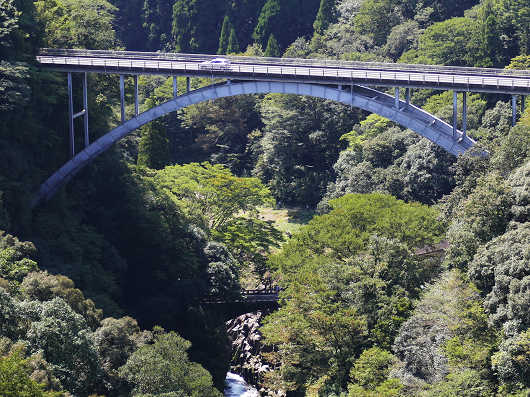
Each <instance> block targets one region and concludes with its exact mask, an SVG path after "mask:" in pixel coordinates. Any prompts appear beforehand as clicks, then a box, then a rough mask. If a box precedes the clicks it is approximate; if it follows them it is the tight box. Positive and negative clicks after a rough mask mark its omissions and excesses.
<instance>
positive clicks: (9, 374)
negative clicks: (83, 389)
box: [0, 350, 64, 397]
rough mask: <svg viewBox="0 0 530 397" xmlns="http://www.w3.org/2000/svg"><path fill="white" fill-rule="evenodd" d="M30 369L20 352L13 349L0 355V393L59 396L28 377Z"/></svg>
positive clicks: (21, 396)
mask: <svg viewBox="0 0 530 397" xmlns="http://www.w3.org/2000/svg"><path fill="white" fill-rule="evenodd" d="M30 375H31V369H30V365H29V363H28V361H27V360H24V357H23V355H22V352H21V351H20V350H15V351H14V352H12V353H11V354H9V355H8V356H5V357H0V395H1V396H3V397H61V396H64V394H63V393H60V392H51V391H44V386H43V385H40V384H38V383H37V382H35V381H34V380H33V379H31V378H30Z"/></svg>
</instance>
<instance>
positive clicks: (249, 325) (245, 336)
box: [226, 311, 285, 397]
mask: <svg viewBox="0 0 530 397" xmlns="http://www.w3.org/2000/svg"><path fill="white" fill-rule="evenodd" d="M266 314H267V313H264V312H262V311H257V312H253V313H245V314H243V315H241V316H239V317H237V318H235V319H233V320H230V321H227V323H226V326H227V333H228V336H229V338H230V341H231V343H232V363H231V367H230V371H232V372H234V373H236V374H239V375H241V376H242V377H243V378H244V379H245V380H246V381H247V382H248V383H249V384H251V385H252V386H254V387H255V388H256V389H258V390H259V393H260V395H261V396H263V397H283V396H285V393H283V392H281V391H277V390H269V389H267V388H265V387H264V386H263V379H264V375H265V374H266V373H267V372H269V371H271V365H270V363H268V362H267V361H266V360H265V359H264V357H263V356H262V353H266V352H270V348H269V347H267V346H264V345H263V344H262V335H261V332H260V331H259V327H260V325H261V320H262V318H263V317H264V316H265V315H266Z"/></svg>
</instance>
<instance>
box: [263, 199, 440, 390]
mask: <svg viewBox="0 0 530 397" xmlns="http://www.w3.org/2000/svg"><path fill="white" fill-rule="evenodd" d="M330 205H331V208H332V210H331V211H330V212H329V213H328V214H325V215H322V216H317V217H315V218H313V219H312V220H311V221H310V222H309V223H308V225H307V226H305V227H303V228H302V230H301V231H300V232H299V233H297V234H296V235H294V236H293V237H292V238H291V239H290V240H289V241H288V242H287V243H286V244H284V245H283V246H282V250H281V251H280V252H279V253H278V254H276V255H273V256H272V257H271V266H272V267H273V268H276V269H278V276H279V278H280V280H281V283H282V286H283V287H284V288H285V290H284V291H283V293H282V295H281V297H282V298H283V299H284V300H282V305H281V308H280V310H278V311H276V312H274V313H273V314H272V315H270V316H269V317H267V320H266V323H265V326H264V327H263V334H264V336H265V341H266V343H267V344H271V345H274V346H275V349H274V352H273V353H271V355H270V357H271V359H272V362H273V364H274V365H275V366H276V368H277V369H276V370H275V371H274V373H273V374H271V375H270V380H269V381H270V382H271V384H273V382H279V384H281V385H282V387H285V388H287V389H288V390H298V391H306V392H308V393H309V392H312V393H317V392H321V393H324V394H325V393H328V392H331V390H333V391H334V392H335V393H336V394H338V393H340V391H341V390H342V391H344V390H345V389H346V387H347V383H348V378H349V373H350V369H351V367H352V362H353V361H354V360H355V359H357V358H358V357H359V355H360V354H361V352H362V350H363V349H364V348H366V347H370V346H371V345H372V344H374V343H378V344H381V345H385V346H387V347H390V346H389V344H390V343H391V341H392V340H393V338H394V336H395V334H396V333H397V330H398V329H399V326H400V325H401V324H402V323H403V321H405V318H406V316H407V313H408V311H409V310H410V307H411V305H410V298H409V296H414V295H415V294H416V293H417V290H418V288H419V286H420V285H421V283H422V282H424V280H425V279H424V278H423V277H422V274H425V273H424V264H423V263H422V261H421V259H420V258H415V257H413V255H412V252H411V251H410V250H409V249H408V248H407V247H410V249H415V248H414V247H419V246H424V244H429V242H430V243H432V242H433V241H435V240H436V239H437V238H439V237H436V236H440V234H441V233H442V229H443V228H442V227H441V225H440V224H439V223H438V222H437V221H436V216H437V215H436V211H435V210H432V209H429V208H428V207H426V206H422V205H419V204H405V203H403V202H400V201H398V200H396V199H395V198H392V197H391V196H387V195H382V194H370V195H361V194H357V195H353V194H352V195H346V196H344V197H342V198H340V199H336V200H332V201H331V202H330ZM415 277H417V278H415ZM279 330H281V331H280V332H278V331H279ZM389 341H390V343H389ZM383 383H384V382H383ZM392 384H393V385H394V386H396V385H395V384H394V383H392ZM385 387H387V388H388V389H392V387H393V386H392V387H390V385H389V384H387V385H385ZM396 388H397V389H399V387H398V386H396ZM389 395H391V394H389Z"/></svg>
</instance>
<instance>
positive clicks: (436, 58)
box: [400, 17, 480, 66]
mask: <svg viewBox="0 0 530 397" xmlns="http://www.w3.org/2000/svg"><path fill="white" fill-rule="evenodd" d="M476 25H477V24H476V23H475V21H474V20H473V19H470V18H464V17H459V18H452V19H448V20H446V21H443V22H438V23H435V24H434V25H431V26H429V27H428V28H427V29H426V30H425V32H423V34H422V35H421V36H420V37H419V41H418V50H417V51H416V50H410V51H408V52H405V53H404V54H403V56H402V57H401V59H400V61H401V62H408V63H414V62H418V63H434V64H438V65H453V66H474V65H475V64H476V63H477V61H478V59H477V58H478V56H479V52H480V51H479V48H478V46H479V44H480V41H479V40H477V39H476V37H477V35H478V34H479V33H478V32H477V30H476ZM415 57H417V58H418V60H417V61H415V60H414V58H415Z"/></svg>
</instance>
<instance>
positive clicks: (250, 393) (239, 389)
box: [225, 372, 259, 397]
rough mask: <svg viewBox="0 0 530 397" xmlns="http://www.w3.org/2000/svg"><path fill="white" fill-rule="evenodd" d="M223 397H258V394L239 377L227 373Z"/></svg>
mask: <svg viewBox="0 0 530 397" xmlns="http://www.w3.org/2000/svg"><path fill="white" fill-rule="evenodd" d="M225 397H259V393H258V391H257V390H256V389H254V388H253V387H250V386H249V385H247V383H246V382H245V380H244V379H243V378H242V377H241V376H239V375H236V374H233V373H231V372H229V373H227V374H226V387H225Z"/></svg>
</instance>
